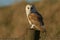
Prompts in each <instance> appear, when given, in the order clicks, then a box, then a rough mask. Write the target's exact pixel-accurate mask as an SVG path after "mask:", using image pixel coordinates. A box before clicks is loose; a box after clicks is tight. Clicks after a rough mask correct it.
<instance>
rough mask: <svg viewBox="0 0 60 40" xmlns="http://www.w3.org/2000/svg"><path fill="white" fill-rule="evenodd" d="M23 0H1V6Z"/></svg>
mask: <svg viewBox="0 0 60 40" xmlns="http://www.w3.org/2000/svg"><path fill="white" fill-rule="evenodd" d="M21 1H22V0H0V6H6V5H11V4H14V3H16V2H21ZM37 1H39V0H26V2H28V3H31V2H37Z"/></svg>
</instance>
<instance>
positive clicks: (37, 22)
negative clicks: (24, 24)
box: [28, 13, 44, 30]
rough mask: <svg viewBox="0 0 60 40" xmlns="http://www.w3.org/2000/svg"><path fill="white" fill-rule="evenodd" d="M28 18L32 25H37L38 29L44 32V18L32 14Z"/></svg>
mask: <svg viewBox="0 0 60 40" xmlns="http://www.w3.org/2000/svg"><path fill="white" fill-rule="evenodd" d="M28 18H29V20H30V21H31V23H32V24H34V25H35V28H36V29H38V30H43V27H42V26H44V22H43V18H42V16H40V15H37V14H34V13H31V14H29V16H28Z"/></svg>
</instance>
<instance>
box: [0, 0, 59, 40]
mask: <svg viewBox="0 0 60 40" xmlns="http://www.w3.org/2000/svg"><path fill="white" fill-rule="evenodd" d="M26 4H27V3H25V2H22V3H19V4H18V5H17V4H16V5H13V6H9V7H4V8H0V38H8V37H10V38H21V39H20V40H24V38H25V36H26V35H28V34H27V33H26V32H27V30H28V29H27V28H29V24H28V21H27V18H26V14H25V6H26ZM33 4H34V5H35V6H36V8H37V10H38V11H39V12H40V13H41V14H42V16H43V17H44V22H45V26H46V28H47V34H48V35H47V38H43V36H42V38H41V40H42V39H43V40H45V39H46V40H60V1H59V0H45V1H43V2H41V3H40V2H38V3H37V2H36V3H33ZM37 4H38V5H37ZM28 31H29V30H28ZM30 32H31V31H29V33H30ZM30 35H31V34H30ZM28 36H29V35H28ZM44 37H45V36H44ZM27 40H30V39H29V37H27Z"/></svg>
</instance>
